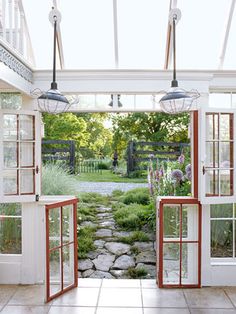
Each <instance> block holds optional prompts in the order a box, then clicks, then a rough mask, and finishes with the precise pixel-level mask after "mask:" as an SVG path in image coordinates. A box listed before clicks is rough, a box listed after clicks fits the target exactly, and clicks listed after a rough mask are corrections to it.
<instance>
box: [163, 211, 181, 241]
mask: <svg viewBox="0 0 236 314" xmlns="http://www.w3.org/2000/svg"><path fill="white" fill-rule="evenodd" d="M163 213H164V217H163V219H164V238H179V237H180V234H179V230H180V206H179V205H164V207H163Z"/></svg>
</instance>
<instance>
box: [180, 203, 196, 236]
mask: <svg viewBox="0 0 236 314" xmlns="http://www.w3.org/2000/svg"><path fill="white" fill-rule="evenodd" d="M182 238H183V240H185V241H197V240H198V205H197V204H194V205H193V204H188V205H183V206H182Z"/></svg>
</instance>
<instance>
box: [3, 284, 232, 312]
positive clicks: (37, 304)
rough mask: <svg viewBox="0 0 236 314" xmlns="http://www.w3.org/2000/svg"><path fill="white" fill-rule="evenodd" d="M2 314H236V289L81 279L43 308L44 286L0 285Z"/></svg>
mask: <svg viewBox="0 0 236 314" xmlns="http://www.w3.org/2000/svg"><path fill="white" fill-rule="evenodd" d="M0 312H1V314H29V313H31V314H46V313H48V314H176V313H180V314H187V313H192V314H198V313H199V314H230V313H235V314H236V287H235V288H232V287H231V288H229V287H227V288H224V287H222V288H202V289H158V288H157V287H156V283H155V280H151V279H146V280H145V279H144V280H138V279H137V280H131V279H127V280H126V279H120V280H112V279H79V284H78V288H76V289H74V290H72V291H69V292H67V293H66V294H65V295H63V296H61V297H59V298H57V299H55V300H54V301H52V302H50V303H49V304H46V305H45V304H44V288H43V286H10V285H9V286H8V285H0Z"/></svg>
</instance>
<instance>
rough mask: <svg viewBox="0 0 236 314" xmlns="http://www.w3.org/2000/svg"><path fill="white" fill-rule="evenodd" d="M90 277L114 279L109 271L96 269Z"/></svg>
mask: <svg viewBox="0 0 236 314" xmlns="http://www.w3.org/2000/svg"><path fill="white" fill-rule="evenodd" d="M90 278H106V279H115V277H114V276H112V275H111V274H110V273H108V272H105V271H99V270H96V271H95V272H94V273H93V274H92V275H91V277H90Z"/></svg>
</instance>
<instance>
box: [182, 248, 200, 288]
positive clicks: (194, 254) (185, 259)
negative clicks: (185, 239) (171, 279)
mask: <svg viewBox="0 0 236 314" xmlns="http://www.w3.org/2000/svg"><path fill="white" fill-rule="evenodd" d="M181 281H182V284H197V283H198V244H197V243H182V263H181Z"/></svg>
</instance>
